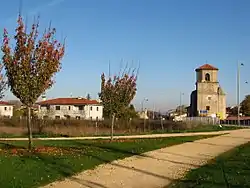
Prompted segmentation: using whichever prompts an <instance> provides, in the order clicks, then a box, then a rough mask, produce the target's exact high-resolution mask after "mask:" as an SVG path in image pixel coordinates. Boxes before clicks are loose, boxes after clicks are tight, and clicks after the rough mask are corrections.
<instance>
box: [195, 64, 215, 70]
mask: <svg viewBox="0 0 250 188" xmlns="http://www.w3.org/2000/svg"><path fill="white" fill-rule="evenodd" d="M199 70H219V69H218V68H216V67H214V66H212V65H209V64H205V65H202V66H200V67H199V68H197V69H195V71H199Z"/></svg>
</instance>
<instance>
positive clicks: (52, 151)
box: [0, 146, 83, 156]
mask: <svg viewBox="0 0 250 188" xmlns="http://www.w3.org/2000/svg"><path fill="white" fill-rule="evenodd" d="M82 152H83V150H82V149H81V148H65V147H52V146H42V147H36V148H34V149H32V150H31V151H29V150H28V149H26V148H18V147H17V148H12V149H7V148H6V149H0V154H1V153H2V154H3V153H4V154H8V155H13V156H23V155H30V154H48V155H56V156H58V155H60V156H61V155H65V154H70V155H77V153H82Z"/></svg>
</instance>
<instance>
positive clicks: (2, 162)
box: [0, 135, 213, 188]
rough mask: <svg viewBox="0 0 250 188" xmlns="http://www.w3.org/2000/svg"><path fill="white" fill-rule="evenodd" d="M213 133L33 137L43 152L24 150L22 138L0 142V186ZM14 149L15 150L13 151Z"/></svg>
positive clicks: (21, 184) (15, 187) (21, 187)
mask: <svg viewBox="0 0 250 188" xmlns="http://www.w3.org/2000/svg"><path fill="white" fill-rule="evenodd" d="M209 137H213V135H210V136H191V137H172V138H160V139H134V140H115V141H114V142H109V141H107V140H106V141H104V140H96V141H90V140H89V141H87V140H85V141H80V140H73V141H36V142H34V144H35V146H36V147H37V148H39V147H41V148H42V149H43V148H47V147H50V148H52V151H48V152H46V153H41V152H34V153H27V152H25V150H22V149H18V150H17V149H15V148H23V147H25V146H26V145H27V143H26V142H24V141H12V142H10V141H9V142H1V143H0V168H1V171H0V187H4V188H30V187H38V186H41V185H45V184H47V183H50V182H52V181H55V180H58V179H61V178H64V177H67V176H71V175H73V174H75V173H77V172H80V171H83V170H86V169H91V168H94V167H95V166H97V165H99V164H102V163H108V162H111V161H113V160H116V159H122V158H125V157H129V156H132V155H140V154H142V153H144V152H147V151H151V150H155V149H159V148H163V147H167V146H171V145H175V144H181V143H184V142H192V141H194V140H198V139H203V138H209ZM16 151H19V152H18V154H16V155H14V154H15V153H16Z"/></svg>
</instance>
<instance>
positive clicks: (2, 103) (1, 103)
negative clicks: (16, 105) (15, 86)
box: [0, 101, 12, 106]
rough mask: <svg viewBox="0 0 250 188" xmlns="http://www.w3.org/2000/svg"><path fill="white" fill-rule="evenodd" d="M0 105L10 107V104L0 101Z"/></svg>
mask: <svg viewBox="0 0 250 188" xmlns="http://www.w3.org/2000/svg"><path fill="white" fill-rule="evenodd" d="M0 105H10V106H12V105H11V104H10V103H8V102H5V101H0Z"/></svg>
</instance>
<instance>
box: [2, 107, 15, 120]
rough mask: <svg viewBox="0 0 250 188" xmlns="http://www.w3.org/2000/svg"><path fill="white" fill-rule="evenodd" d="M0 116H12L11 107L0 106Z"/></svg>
mask: <svg viewBox="0 0 250 188" xmlns="http://www.w3.org/2000/svg"><path fill="white" fill-rule="evenodd" d="M0 116H8V117H12V116H13V106H10V105H0Z"/></svg>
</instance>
